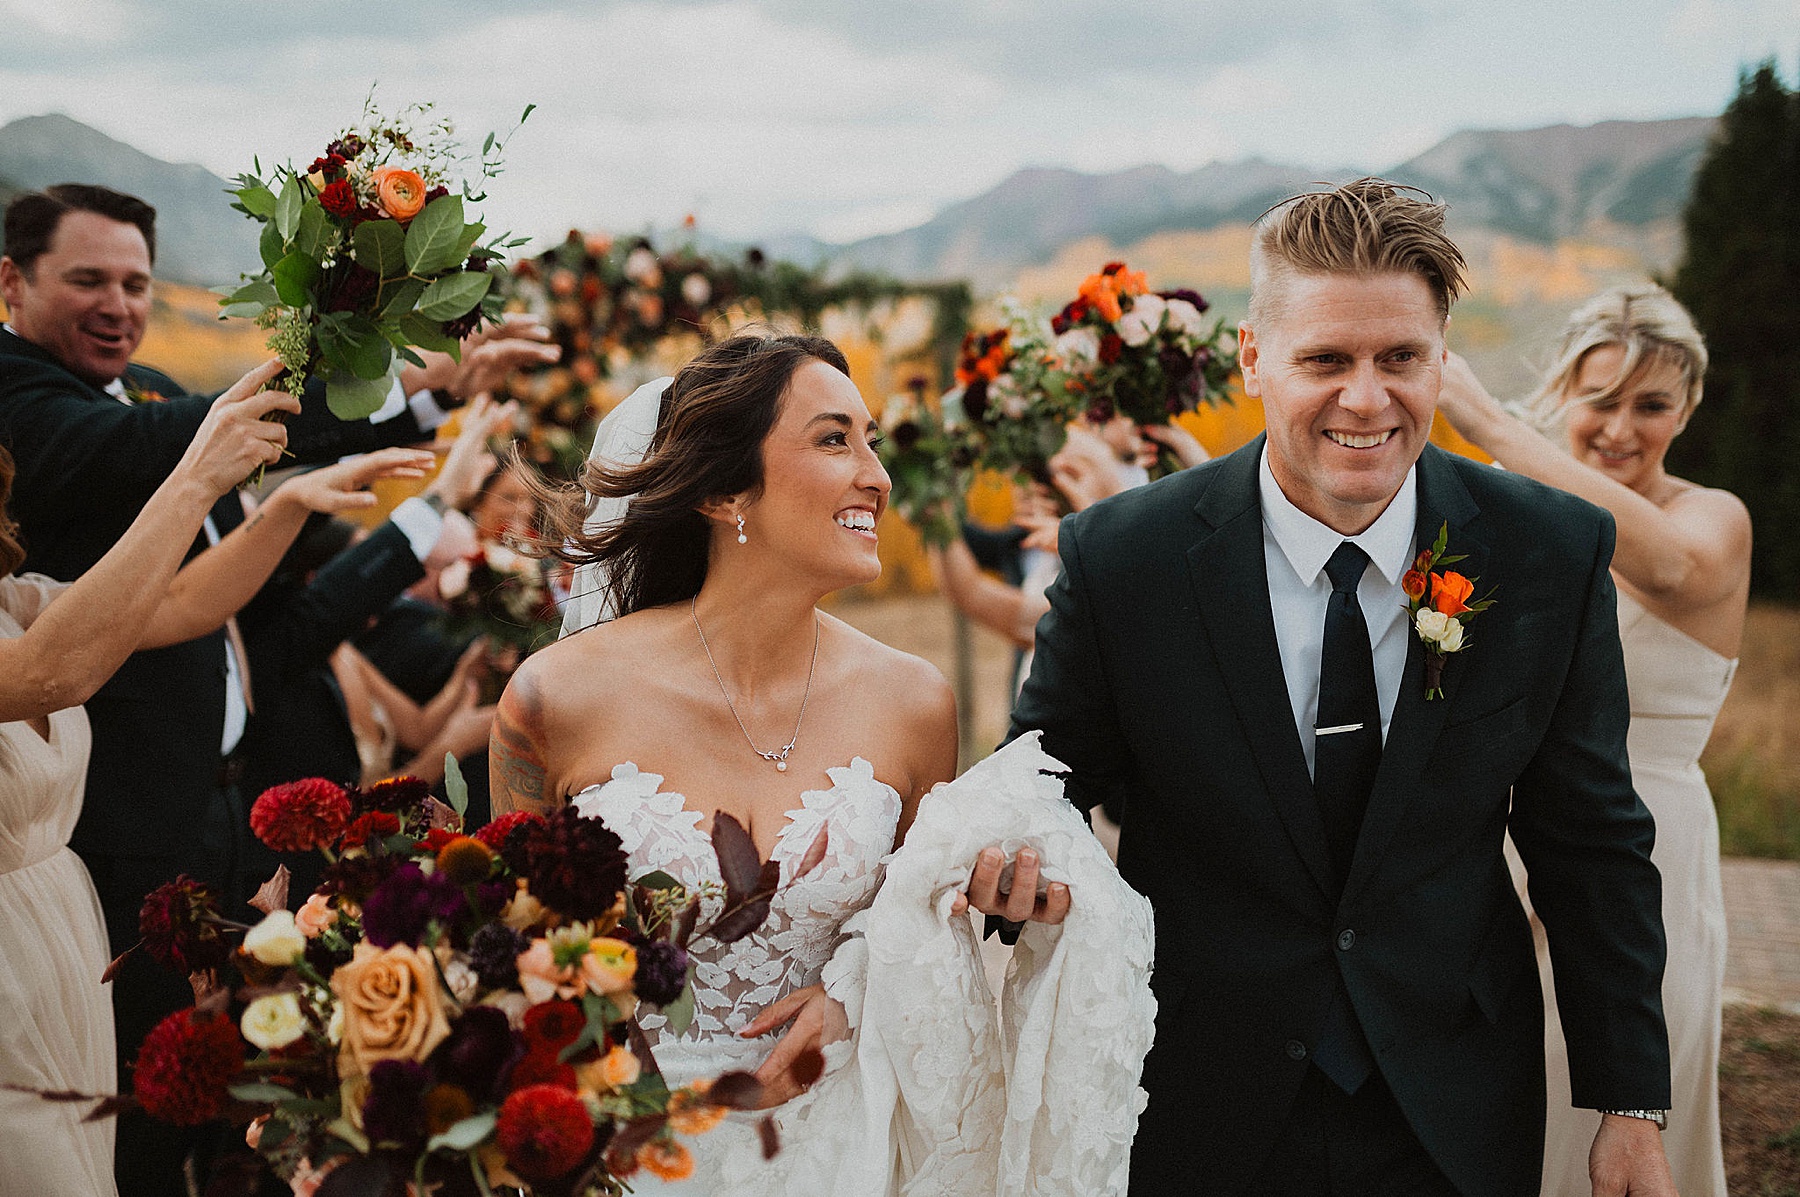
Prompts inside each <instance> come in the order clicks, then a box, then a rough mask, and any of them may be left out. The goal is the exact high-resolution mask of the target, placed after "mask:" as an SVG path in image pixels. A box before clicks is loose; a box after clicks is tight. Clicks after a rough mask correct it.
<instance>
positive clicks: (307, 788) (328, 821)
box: [250, 777, 350, 852]
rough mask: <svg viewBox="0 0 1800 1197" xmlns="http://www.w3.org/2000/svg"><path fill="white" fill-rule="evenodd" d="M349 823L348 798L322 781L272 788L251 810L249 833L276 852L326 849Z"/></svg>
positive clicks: (335, 786) (334, 786) (313, 779)
mask: <svg viewBox="0 0 1800 1197" xmlns="http://www.w3.org/2000/svg"><path fill="white" fill-rule="evenodd" d="M349 821H350V797H349V795H348V794H346V793H345V792H344V787H342V786H340V785H336V784H334V783H332V782H329V781H326V780H325V779H324V778H323V777H308V778H305V779H304V780H301V781H290V782H288V783H287V784H286V785H279V786H270V787H269V788H268V789H266V790H264V791H263V792H262V795H261V796H260V797H259V798H257V800H256V803H255V805H253V806H252V807H251V808H250V830H252V831H254V832H255V833H256V838H257V839H259V840H261V841H262V842H263V843H265V844H267V845H268V846H269V847H271V848H273V849H275V851H277V852H310V851H312V850H313V849H314V848H320V847H325V846H327V845H329V844H330V843H331V842H332V841H334V840H336V839H337V837H338V833H340V832H341V831H343V830H344V824H346V823H348V822H349Z"/></svg>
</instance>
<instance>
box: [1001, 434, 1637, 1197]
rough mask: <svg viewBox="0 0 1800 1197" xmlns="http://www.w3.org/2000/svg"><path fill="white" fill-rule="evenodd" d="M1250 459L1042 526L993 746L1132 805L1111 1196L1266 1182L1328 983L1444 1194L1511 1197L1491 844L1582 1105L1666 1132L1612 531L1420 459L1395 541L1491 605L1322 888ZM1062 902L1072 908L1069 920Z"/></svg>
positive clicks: (1508, 964)
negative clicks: (1118, 1129) (1033, 620)
mask: <svg viewBox="0 0 1800 1197" xmlns="http://www.w3.org/2000/svg"><path fill="white" fill-rule="evenodd" d="M1262 446H1263V442H1262V440H1261V439H1260V438H1259V439H1258V440H1257V441H1256V442H1255V443H1253V444H1251V445H1249V446H1247V447H1246V448H1244V449H1242V450H1240V451H1239V452H1237V453H1234V454H1232V455H1230V456H1229V457H1225V458H1222V459H1220V460H1218V461H1215V462H1211V463H1209V464H1207V465H1204V466H1201V467H1199V468H1197V469H1193V470H1188V471H1186V472H1184V473H1181V474H1177V475H1175V476H1173V477H1171V478H1168V479H1166V480H1164V481H1162V482H1158V483H1156V484H1154V485H1152V486H1148V487H1144V488H1141V489H1139V490H1136V491H1132V492H1129V493H1127V494H1124V495H1121V496H1119V497H1117V498H1115V499H1112V500H1109V501H1107V502H1105V503H1102V504H1099V505H1098V506H1095V507H1093V508H1091V509H1089V510H1088V511H1086V512H1083V513H1082V514H1080V515H1077V516H1074V517H1072V518H1071V519H1069V520H1067V521H1065V522H1064V524H1063V527H1062V532H1061V538H1060V539H1061V554H1062V560H1063V573H1062V576H1061V577H1060V578H1059V579H1058V581H1057V582H1056V584H1055V585H1054V586H1053V587H1052V588H1051V591H1050V599H1051V610H1050V613H1049V614H1048V615H1047V616H1045V618H1044V620H1043V622H1042V623H1040V624H1039V626H1038V634H1037V654H1036V659H1035V661H1034V663H1033V666H1032V671H1031V677H1030V678H1029V680H1028V681H1027V682H1026V683H1025V687H1024V689H1023V691H1022V693H1021V694H1020V696H1019V701H1018V705H1017V708H1016V709H1015V712H1014V721H1013V734H1014V735H1018V734H1021V733H1022V732H1024V731H1027V730H1030V729H1032V728H1041V729H1043V732H1044V736H1043V744H1044V748H1045V749H1046V751H1048V752H1049V753H1050V754H1051V755H1052V756H1055V757H1057V758H1059V759H1060V760H1062V761H1064V762H1066V763H1067V764H1068V766H1069V768H1070V769H1071V770H1072V775H1071V776H1070V778H1069V781H1068V793H1069V795H1070V797H1071V799H1072V800H1073V801H1075V802H1076V803H1077V804H1078V805H1081V806H1083V807H1088V806H1092V805H1093V804H1094V803H1097V802H1100V801H1103V800H1106V799H1109V798H1114V799H1117V800H1118V801H1119V802H1120V803H1121V804H1122V805H1123V807H1124V832H1123V837H1122V840H1121V844H1120V850H1119V868H1120V871H1121V872H1122V873H1123V874H1124V877H1125V879H1126V880H1127V881H1128V882H1129V883H1130V884H1131V885H1132V886H1133V887H1135V888H1136V889H1137V890H1139V891H1140V892H1141V893H1143V894H1145V895H1146V896H1147V897H1148V898H1149V899H1150V901H1151V903H1152V904H1153V905H1154V907H1155V911H1156V931H1157V943H1156V973H1155V978H1154V980H1153V982H1152V985H1153V988H1154V990H1155V993H1156V997H1157V1001H1158V1012H1157V1024H1156V1044H1155V1047H1154V1049H1153V1050H1152V1051H1151V1053H1150V1056H1149V1059H1148V1060H1147V1061H1146V1064H1145V1069H1144V1085H1145V1088H1146V1089H1148V1090H1149V1093H1150V1104H1149V1107H1148V1109H1147V1110H1146V1111H1145V1113H1144V1116H1143V1118H1142V1121H1141V1123H1140V1128H1139V1134H1138V1138H1137V1141H1136V1144H1135V1146H1134V1148H1133V1155H1132V1189H1133V1192H1134V1193H1139V1194H1156V1193H1176V1192H1207V1193H1230V1192H1233V1191H1234V1190H1235V1189H1237V1188H1239V1187H1241V1186H1242V1185H1243V1184H1244V1183H1245V1182H1246V1180H1247V1179H1248V1178H1249V1177H1250V1176H1252V1175H1253V1174H1254V1173H1255V1172H1256V1171H1257V1170H1258V1168H1259V1167H1260V1166H1261V1165H1262V1164H1263V1163H1264V1161H1265V1159H1266V1157H1267V1156H1268V1154H1269V1150H1270V1145H1271V1144H1272V1142H1273V1141H1274V1136H1275V1134H1276V1132H1277V1130H1278V1129H1279V1128H1280V1126H1281V1125H1282V1123H1283V1121H1284V1119H1285V1118H1286V1117H1287V1115H1288V1113H1289V1110H1290V1108H1291V1106H1292V1104H1293V1100H1294V1097H1295V1093H1296V1091H1297V1089H1298V1087H1299V1085H1300V1082H1301V1080H1302V1078H1303V1076H1304V1074H1305V1072H1306V1070H1307V1068H1308V1067H1309V1063H1308V1058H1309V1056H1310V1053H1311V1051H1312V1049H1313V1046H1314V1045H1315V1043H1316V1042H1317V1038H1318V1036H1319V1033H1320V1030H1321V1025H1322V1023H1323V1021H1324V1018H1325V1014H1326V1009H1327V1006H1328V1003H1329V1002H1330V1000H1331V997H1332V992H1333V988H1334V986H1335V985H1336V984H1337V983H1338V981H1339V978H1341V979H1342V984H1343V985H1344V987H1345V989H1346V991H1347V993H1348V995H1349V998H1350V1000H1351V1002H1352V1004H1353V1005H1354V1007H1355V1010H1356V1014H1357V1017H1358V1019H1359V1020H1360V1022H1361V1024H1362V1027H1363V1029H1364V1031H1365V1032H1366V1034H1367V1037H1368V1041H1369V1044H1370V1047H1371V1048H1372V1049H1373V1052H1374V1055H1375V1058H1376V1060H1377V1061H1378V1063H1379V1067H1380V1070H1381V1073H1382V1076H1383V1077H1384V1078H1385V1080H1386V1082H1387V1084H1388V1086H1389V1087H1390V1088H1391V1089H1392V1091H1393V1093H1394V1096H1395V1098H1396V1099H1397V1101H1398V1102H1399V1105H1400V1107H1401V1109H1402V1110H1403V1111H1404V1112H1405V1114H1406V1117H1407V1119H1408V1121H1409V1122H1410V1123H1411V1125H1412V1127H1413V1129H1414V1131H1415V1132H1416V1133H1417V1135H1418V1137H1419V1139H1420V1141H1421V1142H1422V1143H1423V1144H1424V1146H1425V1147H1426V1149H1427V1150H1428V1151H1429V1152H1430V1154H1431V1155H1432V1157H1433V1158H1434V1159H1435V1160H1436V1162H1437V1164H1438V1166H1439V1167H1440V1168H1441V1169H1442V1170H1443V1172H1444V1173H1445V1174H1446V1176H1448V1177H1449V1178H1450V1179H1451V1180H1452V1181H1453V1182H1454V1183H1455V1184H1456V1185H1457V1186H1458V1187H1459V1188H1460V1190H1461V1191H1462V1192H1464V1193H1467V1194H1482V1195H1485V1194H1494V1195H1499V1194H1525V1193H1531V1194H1535V1193H1536V1192H1537V1185H1538V1180H1537V1176H1538V1171H1539V1162H1540V1156H1541V1153H1542V1145H1543V1132H1544V1063H1543V1059H1544V1056H1543V1028H1542V1023H1543V1012H1542V1000H1541V998H1540V996H1539V991H1538V983H1537V969H1536V965H1535V962H1534V958H1533V952H1532V943H1531V935H1530V932H1529V929H1528V926H1527V922H1526V917H1525V914H1524V911H1523V910H1522V909H1521V907H1520V903H1519V900H1518V898H1517V897H1516V896H1515V894H1514V891H1513V886H1512V881H1511V878H1510V876H1509V874H1508V871H1507V866H1506V861H1505V859H1504V857H1503V855H1502V841H1503V838H1504V835H1505V833H1506V831H1507V830H1508V829H1509V828H1510V829H1511V831H1512V835H1513V839H1514V841H1515V842H1516V843H1517V845H1518V849H1519V853H1520V855H1521V856H1522V857H1523V858H1524V860H1525V863H1526V866H1527V867H1528V869H1529V870H1530V875H1531V898H1532V902H1533V904H1534V905H1535V907H1536V909H1537V911H1538V913H1539V915H1540V916H1541V917H1542V919H1543V922H1544V925H1545V927H1546V928H1547V929H1548V931H1549V937H1550V949H1551V954H1552V959H1553V962H1554V965H1555V974H1556V985H1557V995H1558V1000H1559V1003H1560V1005H1561V1008H1562V1018H1563V1027H1564V1030H1565V1032H1566V1034H1567V1038H1568V1043H1569V1056H1570V1072H1571V1074H1572V1080H1573V1085H1574V1100H1575V1103H1576V1104H1577V1105H1580V1106H1589V1107H1616V1108H1658V1109H1660V1108H1664V1107H1666V1106H1667V1104H1668V1100H1669V1079H1668V1046H1667V1038H1666V1035H1665V1033H1664V1028H1663V1020H1662V1005H1661V997H1660V982H1661V977H1662V968H1663V955H1664V942H1663V932H1662V924H1661V917H1660V905H1659V902H1660V893H1661V885H1660V879H1659V877H1658V874H1657V872H1656V869H1655V867H1654V866H1653V865H1652V864H1651V863H1650V845H1651V842H1652V840H1653V838H1654V827H1653V824H1652V822H1651V818H1650V815H1649V813H1648V811H1647V810H1646V809H1645V807H1644V805H1643V804H1642V803H1641V802H1640V801H1639V800H1638V798H1637V796H1636V795H1635V793H1634V792H1633V791H1632V788H1631V778H1630V774H1629V770H1628V766H1627V763H1626V756H1625V731H1626V726H1627V723H1628V721H1629V714H1628V710H1627V704H1626V691H1625V672H1624V662H1623V658H1622V656H1621V652H1620V647H1619V635H1618V626H1617V616H1616V612H1615V609H1614V591H1613V583H1612V579H1611V576H1610V575H1609V573H1608V565H1609V563H1610V561H1611V558H1612V549H1613V525H1612V521H1611V518H1610V517H1609V516H1608V515H1607V514H1606V513H1605V512H1603V511H1601V510H1599V509H1598V508H1596V507H1593V506H1591V505H1589V504H1587V503H1585V502H1583V501H1581V500H1579V499H1576V498H1573V497H1571V496H1569V495H1566V494H1563V493H1561V492H1558V491H1553V490H1550V489H1549V488H1547V487H1543V486H1540V485H1538V484H1536V483H1533V482H1530V481H1528V480H1525V479H1521V478H1519V477H1517V476H1516V475H1511V474H1506V473H1503V472H1501V471H1498V470H1495V469H1493V468H1491V467H1488V466H1483V465H1478V464H1476V463H1474V462H1470V461H1466V460H1464V459H1462V458H1458V457H1454V456H1451V455H1449V454H1445V453H1443V452H1441V451H1439V450H1437V449H1435V448H1432V447H1427V448H1426V449H1425V452H1424V456H1423V457H1422V458H1421V460H1420V462H1419V466H1418V483H1419V485H1418V504H1419V513H1418V532H1417V537H1418V539H1419V541H1420V542H1421V543H1422V544H1425V545H1428V544H1429V543H1430V541H1431V539H1432V537H1433V536H1434V535H1435V534H1436V532H1437V530H1438V528H1439V526H1440V525H1442V524H1444V523H1446V522H1447V523H1448V525H1449V551H1450V552H1451V553H1462V554H1467V559H1466V560H1465V561H1463V562H1461V563H1459V564H1458V565H1456V566H1455V568H1456V569H1457V570H1459V571H1461V572H1463V573H1464V574H1466V575H1468V576H1470V577H1479V579H1480V584H1479V587H1480V590H1481V591H1482V592H1483V593H1485V592H1486V590H1487V588H1488V587H1490V586H1491V587H1495V588H1496V591H1495V596H1494V597H1495V599H1496V602H1495V604H1494V606H1493V607H1492V608H1491V609H1489V610H1488V611H1486V612H1484V613H1483V614H1481V615H1479V616H1477V617H1476V618H1475V620H1474V621H1473V623H1472V624H1471V625H1470V626H1469V629H1468V632H1469V643H1468V645H1467V647H1466V648H1465V649H1464V650H1463V651H1461V652H1459V653H1456V654H1454V655H1452V656H1451V658H1450V660H1449V664H1448V667H1447V668H1446V669H1445V671H1444V677H1443V688H1444V692H1445V697H1444V698H1443V699H1441V700H1438V701H1433V702H1427V701H1426V700H1425V683H1424V677H1423V668H1424V659H1423V658H1424V653H1423V648H1422V645H1421V644H1420V643H1419V641H1418V639H1417V637H1416V636H1414V637H1411V646H1410V649H1409V651H1408V657H1407V662H1406V668H1405V674H1404V677H1403V679H1402V682H1401V687H1400V693H1399V698H1398V701H1397V704H1396V707H1395V710H1394V715H1393V720H1392V724H1391V726H1390V730H1389V732H1388V736H1387V740H1386V745H1385V748H1384V750H1383V753H1382V760H1381V769H1380V773H1379V775H1378V777H1377V778H1376V781H1375V786H1374V790H1373V793H1372V795H1371V797H1370V800H1369V806H1368V813H1367V815H1366V817H1365V819H1364V822H1363V826H1362V833H1361V839H1360V841H1359V842H1358V845H1357V848H1356V854H1355V858H1354V861H1353V863H1352V865H1351V866H1350V870H1349V874H1348V876H1347V877H1345V878H1340V877H1338V876H1336V875H1335V872H1334V868H1333V865H1332V860H1331V854H1330V852H1329V851H1328V849H1327V845H1326V837H1325V831H1324V827H1323V825H1322V823H1321V822H1320V819H1319V815H1318V811H1317V807H1316V805H1315V803H1314V798H1313V788H1312V783H1311V781H1310V779H1309V777H1308V775H1307V768H1306V763H1305V758H1304V757H1303V755H1302V753H1301V745H1300V740H1299V738H1298V733H1297V731H1296V729H1295V727H1294V719H1293V713H1292V708H1291V706H1290V704H1289V701H1288V695H1287V690H1286V686H1285V683H1284V679H1283V674H1282V668H1281V659H1280V655H1279V653H1278V651H1277V647H1276V639H1275V626H1274V620H1273V616H1272V614H1271V611H1270V602H1269V588H1268V581H1267V576H1266V574H1265V572H1264V565H1263V527H1262V517H1261V510H1260V502H1259V497H1258V491H1257V470H1258V462H1259V457H1260V454H1261V452H1262ZM1076 900H1077V901H1079V900H1080V899H1079V895H1077V898H1076Z"/></svg>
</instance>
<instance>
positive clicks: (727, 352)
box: [513, 333, 850, 615]
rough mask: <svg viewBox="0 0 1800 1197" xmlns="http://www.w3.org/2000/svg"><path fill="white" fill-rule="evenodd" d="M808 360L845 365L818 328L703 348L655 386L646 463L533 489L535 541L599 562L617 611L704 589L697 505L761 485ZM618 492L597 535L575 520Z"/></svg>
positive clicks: (703, 536)
mask: <svg viewBox="0 0 1800 1197" xmlns="http://www.w3.org/2000/svg"><path fill="white" fill-rule="evenodd" d="M815 360H816V361H821V362H824V363H825V364H826V365H828V366H830V367H831V368H832V369H834V370H837V371H839V372H840V373H842V374H843V375H844V376H845V377H848V376H849V374H850V365H849V363H848V362H846V361H845V360H844V354H843V352H842V351H841V350H840V349H838V347H837V346H836V345H833V344H832V343H831V342H830V341H827V340H825V339H824V338H823V337H806V336H795V335H765V334H757V333H740V334H739V335H737V336H734V337H731V338H729V339H727V340H724V341H720V342H719V343H718V344H716V345H713V346H712V347H710V348H708V349H706V350H705V351H703V352H702V353H700V355H699V356H697V357H695V358H694V359H693V360H692V361H690V362H688V363H687V365H685V366H683V367H682V368H681V370H680V372H679V373H677V374H676V375H675V381H674V382H673V383H671V384H670V385H669V387H668V388H667V389H666V390H664V391H663V396H662V409H661V412H660V414H659V415H658V417H657V421H656V435H655V436H654V437H653V438H652V439H651V441H650V448H649V451H648V452H647V453H646V454H645V455H644V460H643V461H642V462H640V463H638V464H637V465H634V466H627V467H625V468H623V469H613V468H609V467H607V466H605V465H602V464H600V463H598V462H593V461H590V462H589V463H588V464H587V466H586V467H585V468H584V469H583V470H582V472H581V479H580V481H579V483H578V484H576V485H573V486H564V487H552V486H547V485H543V484H537V485H535V486H534V487H533V489H534V490H536V491H537V493H538V497H539V499H540V507H539V510H540V511H541V513H542V514H541V516H540V518H539V527H540V531H541V533H542V535H541V539H540V543H541V544H542V545H543V549H542V550H541V551H543V552H545V553H547V554H549V555H550V556H554V557H557V558H559V559H560V560H563V561H566V562H569V563H570V564H572V565H586V564H589V563H599V564H603V565H605V566H606V568H607V573H608V583H607V588H608V590H609V591H610V597H611V606H612V609H613V610H614V611H615V612H617V613H618V614H620V615H629V614H630V613H632V612H633V611H641V610H643V609H644V608H646V607H660V606H663V605H665V604H667V603H675V602H680V601H681V600H683V599H687V598H692V597H693V596H694V595H696V594H698V593H700V586H701V584H702V583H703V582H705V581H706V565H707V553H708V546H709V545H710V544H711V530H710V528H709V526H708V521H707V519H706V517H705V516H703V515H701V514H700V508H701V507H703V506H704V505H705V504H706V503H707V502H708V501H710V500H714V499H722V498H724V497H726V496H728V495H740V494H747V495H749V496H751V497H753V498H754V497H755V496H757V495H759V494H760V493H761V492H762V486H763V470H762V443H763V441H764V439H765V438H767V437H768V435H769V431H770V429H772V428H774V427H775V421H776V418H777V417H778V416H779V414H780V412H781V400H782V397H783V396H784V395H785V394H786V393H787V389H788V384H789V383H790V382H792V381H793V377H794V372H795V371H796V370H798V369H799V368H800V367H801V366H803V365H805V364H806V363H807V362H809V361H815ZM513 456H514V457H515V459H517V457H518V449H517V447H516V446H515V448H514V449H513ZM626 497H629V498H630V499H631V509H630V512H629V514H628V515H627V516H626V517H625V518H624V519H623V520H620V521H618V522H617V523H615V524H614V525H612V526H611V527H609V528H605V529H602V530H601V531H599V532H598V533H594V534H589V533H588V532H586V531H585V530H584V529H583V527H582V525H583V523H584V522H585V520H586V519H587V514H588V510H589V507H590V504H591V502H592V500H593V499H596V498H613V499H617V498H626Z"/></svg>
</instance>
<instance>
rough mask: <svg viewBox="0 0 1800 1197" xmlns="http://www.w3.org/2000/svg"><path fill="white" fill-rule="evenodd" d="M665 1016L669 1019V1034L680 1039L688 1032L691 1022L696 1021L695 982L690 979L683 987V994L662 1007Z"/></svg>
mask: <svg viewBox="0 0 1800 1197" xmlns="http://www.w3.org/2000/svg"><path fill="white" fill-rule="evenodd" d="M662 1016H663V1018H665V1019H667V1020H668V1023H669V1034H671V1035H673V1036H675V1037H676V1038H677V1039H679V1038H680V1037H681V1036H683V1035H685V1034H687V1029H688V1026H689V1024H691V1023H692V1022H693V1021H694V983H693V982H692V981H689V982H688V983H687V984H686V985H683V986H682V987H681V996H680V997H678V998H676V999H675V1000H674V1001H672V1002H670V1003H669V1004H668V1005H666V1006H664V1007H663V1008H662Z"/></svg>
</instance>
